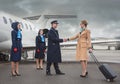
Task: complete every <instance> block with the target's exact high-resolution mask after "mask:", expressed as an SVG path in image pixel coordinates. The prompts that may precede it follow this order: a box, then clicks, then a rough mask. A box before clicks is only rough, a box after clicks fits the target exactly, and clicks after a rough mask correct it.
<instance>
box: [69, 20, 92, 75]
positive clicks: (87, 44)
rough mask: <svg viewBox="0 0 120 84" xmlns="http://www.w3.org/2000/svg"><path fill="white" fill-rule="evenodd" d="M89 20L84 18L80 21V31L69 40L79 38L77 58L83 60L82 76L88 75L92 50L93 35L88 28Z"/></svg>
mask: <svg viewBox="0 0 120 84" xmlns="http://www.w3.org/2000/svg"><path fill="white" fill-rule="evenodd" d="M87 25H88V23H87V21H86V20H82V21H81V23H80V32H79V33H78V34H77V35H76V36H74V37H71V38H69V39H68V40H75V39H78V40H77V49H76V59H77V61H80V62H81V66H82V74H81V75H80V76H81V77H86V76H87V75H88V72H87V61H88V54H87V53H88V52H87V51H88V50H89V52H92V47H91V37H90V30H88V29H87Z"/></svg>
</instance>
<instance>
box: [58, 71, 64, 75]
mask: <svg viewBox="0 0 120 84" xmlns="http://www.w3.org/2000/svg"><path fill="white" fill-rule="evenodd" d="M56 74H57V75H65V73H62V72H57V73H56Z"/></svg>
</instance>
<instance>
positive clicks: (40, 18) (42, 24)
mask: <svg viewBox="0 0 120 84" xmlns="http://www.w3.org/2000/svg"><path fill="white" fill-rule="evenodd" d="M70 18H77V15H37V16H32V17H25V18H24V19H29V20H36V24H40V28H42V29H44V28H45V26H46V24H47V21H48V20H49V19H70Z"/></svg>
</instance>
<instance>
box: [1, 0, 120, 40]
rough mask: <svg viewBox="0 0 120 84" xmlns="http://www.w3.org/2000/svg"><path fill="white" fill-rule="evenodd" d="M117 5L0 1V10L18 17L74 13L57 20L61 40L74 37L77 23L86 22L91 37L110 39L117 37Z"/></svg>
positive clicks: (92, 0) (88, 0) (85, 0)
mask: <svg viewBox="0 0 120 84" xmlns="http://www.w3.org/2000/svg"><path fill="white" fill-rule="evenodd" d="M119 4H120V0H0V11H4V12H7V13H10V14H13V15H16V16H18V17H26V16H34V15H40V14H43V13H44V14H75V15H77V16H78V18H77V19H59V23H60V24H59V29H58V30H59V32H60V36H61V37H70V36H73V35H75V34H76V33H77V32H79V23H80V20H82V19H86V20H88V23H89V25H88V28H89V29H90V30H91V36H92V37H108V38H111V37H120V5H119ZM50 21H51V20H49V22H50ZM49 22H48V24H47V26H46V27H48V28H49V27H50V23H49Z"/></svg>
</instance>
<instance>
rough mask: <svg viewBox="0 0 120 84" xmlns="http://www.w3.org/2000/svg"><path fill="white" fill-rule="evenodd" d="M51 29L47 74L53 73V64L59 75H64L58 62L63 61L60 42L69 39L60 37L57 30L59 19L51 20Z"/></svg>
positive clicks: (49, 33)
mask: <svg viewBox="0 0 120 84" xmlns="http://www.w3.org/2000/svg"><path fill="white" fill-rule="evenodd" d="M51 26H52V27H51V29H50V31H49V32H48V51H47V67H46V75H52V74H51V71H50V67H51V65H52V64H53V65H54V68H55V71H56V74H57V75H64V74H65V73H62V72H61V71H60V69H59V66H58V63H60V62H62V60H61V50H60V42H66V41H67V39H60V38H59V34H58V31H57V30H56V28H57V26H58V22H57V20H54V21H52V22H51Z"/></svg>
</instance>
